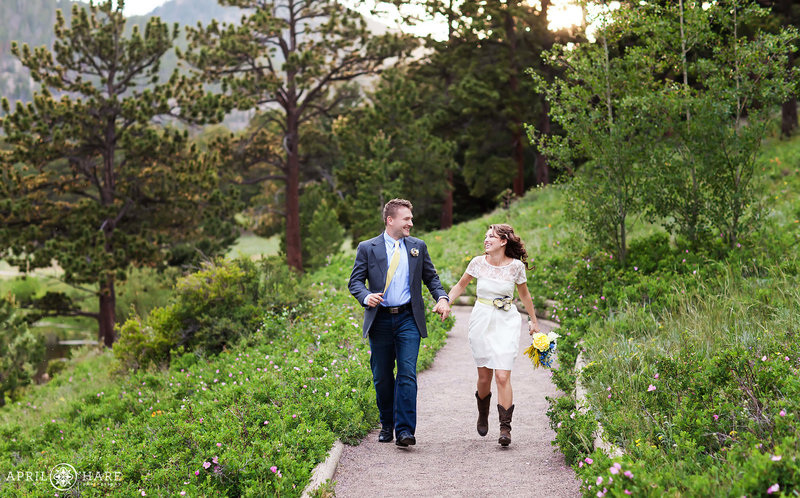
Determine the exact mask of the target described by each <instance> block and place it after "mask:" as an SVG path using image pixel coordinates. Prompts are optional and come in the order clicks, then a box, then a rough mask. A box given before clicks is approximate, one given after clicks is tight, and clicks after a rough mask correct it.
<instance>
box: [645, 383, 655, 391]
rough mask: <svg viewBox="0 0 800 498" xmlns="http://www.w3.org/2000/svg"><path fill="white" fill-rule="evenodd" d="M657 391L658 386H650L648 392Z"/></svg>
mask: <svg viewBox="0 0 800 498" xmlns="http://www.w3.org/2000/svg"><path fill="white" fill-rule="evenodd" d="M655 390H656V386H654V385H653V384H650V385H649V386H647V392H650V391H655Z"/></svg>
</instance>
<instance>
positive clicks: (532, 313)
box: [450, 284, 539, 335]
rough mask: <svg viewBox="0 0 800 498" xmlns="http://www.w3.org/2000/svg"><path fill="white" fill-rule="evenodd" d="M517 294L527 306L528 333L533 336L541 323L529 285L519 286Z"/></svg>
mask: <svg viewBox="0 0 800 498" xmlns="http://www.w3.org/2000/svg"><path fill="white" fill-rule="evenodd" d="M450 292H453V291H450ZM517 292H518V293H519V298H520V299H521V300H522V304H523V305H524V306H525V310H526V311H527V312H528V333H529V334H531V335H533V333H534V332H539V321H538V320H537V319H536V310H535V309H533V299H531V293H530V291H529V290H528V284H517Z"/></svg>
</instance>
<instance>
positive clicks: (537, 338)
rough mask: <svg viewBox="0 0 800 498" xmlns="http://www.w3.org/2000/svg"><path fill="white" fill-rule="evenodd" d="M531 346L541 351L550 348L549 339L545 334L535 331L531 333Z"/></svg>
mask: <svg viewBox="0 0 800 498" xmlns="http://www.w3.org/2000/svg"><path fill="white" fill-rule="evenodd" d="M533 347H535V348H536V349H538V350H539V351H542V352H544V351H547V350H548V349H549V348H550V339H549V338H548V337H547V335H546V334H542V333H541V332H537V333H535V334H533Z"/></svg>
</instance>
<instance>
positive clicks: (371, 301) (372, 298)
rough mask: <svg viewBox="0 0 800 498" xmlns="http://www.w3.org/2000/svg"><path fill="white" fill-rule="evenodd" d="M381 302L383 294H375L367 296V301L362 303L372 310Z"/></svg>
mask: <svg viewBox="0 0 800 498" xmlns="http://www.w3.org/2000/svg"><path fill="white" fill-rule="evenodd" d="M382 302H383V292H376V293H375V294H370V295H368V296H367V299H366V300H365V301H364V304H366V305H367V306H368V307H370V308H374V307H375V306H377V305H379V304H381V303H382Z"/></svg>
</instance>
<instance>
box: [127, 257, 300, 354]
mask: <svg viewBox="0 0 800 498" xmlns="http://www.w3.org/2000/svg"><path fill="white" fill-rule="evenodd" d="M307 295H308V294H307V292H306V291H305V290H304V288H303V287H302V286H301V285H300V283H299V281H298V277H297V276H296V275H295V274H294V273H293V272H292V271H291V270H289V269H288V268H287V267H286V265H284V264H282V263H279V262H278V261H277V259H275V258H268V259H265V260H263V261H261V262H260V263H254V262H252V261H250V260H248V259H238V260H234V261H226V260H219V261H217V262H215V263H206V264H204V267H203V268H202V269H201V270H200V271H198V272H196V273H192V274H190V275H187V276H185V277H183V278H181V279H179V280H178V282H177V283H176V285H175V291H174V295H173V297H172V299H171V301H172V303H171V304H169V305H167V306H165V307H162V308H155V309H153V310H152V312H151V314H150V316H149V317H148V318H147V319H142V318H140V317H139V316H137V315H134V316H133V317H131V318H129V319H128V320H127V321H126V322H125V323H123V324H122V326H120V327H119V339H118V341H117V344H115V346H114V352H115V355H116V356H117V358H118V359H119V360H120V362H121V363H122V365H123V366H124V367H126V368H132V369H140V368H147V367H148V366H149V365H156V366H163V365H166V364H167V363H168V362H169V360H170V352H171V351H176V350H179V349H181V348H182V350H185V351H197V352H199V353H202V354H216V353H219V352H220V351H222V350H223V348H225V347H226V346H230V345H232V344H235V343H236V342H238V341H239V340H240V339H241V338H243V337H248V336H250V335H251V334H253V333H254V332H255V331H256V329H258V326H259V325H260V324H261V323H262V321H263V318H264V316H265V314H266V313H269V312H278V311H279V310H282V309H291V310H295V312H296V310H297V309H298V308H300V307H302V306H303V305H304V303H305V302H306V301H307Z"/></svg>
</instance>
